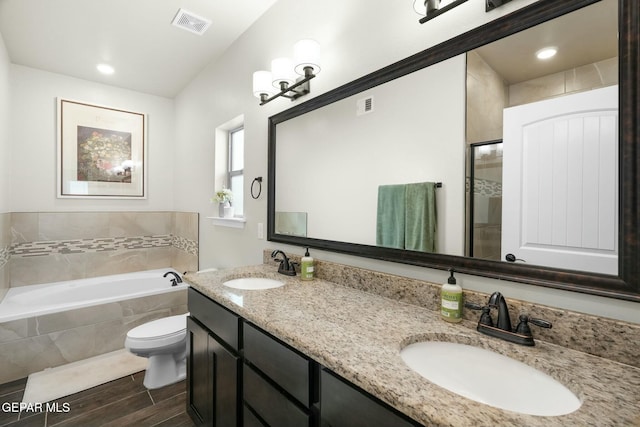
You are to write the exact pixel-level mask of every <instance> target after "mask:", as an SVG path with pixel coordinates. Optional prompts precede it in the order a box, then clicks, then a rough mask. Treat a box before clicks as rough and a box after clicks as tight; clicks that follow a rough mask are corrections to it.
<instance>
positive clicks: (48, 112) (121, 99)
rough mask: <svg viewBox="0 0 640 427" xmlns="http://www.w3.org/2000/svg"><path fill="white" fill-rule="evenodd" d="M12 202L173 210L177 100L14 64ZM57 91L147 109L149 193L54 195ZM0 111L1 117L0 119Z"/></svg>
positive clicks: (28, 207) (32, 207) (28, 206)
mask: <svg viewBox="0 0 640 427" xmlns="http://www.w3.org/2000/svg"><path fill="white" fill-rule="evenodd" d="M10 68H11V119H10V120H11V126H10V138H9V140H10V150H11V153H10V156H11V159H12V160H11V166H10V168H9V170H10V173H11V178H10V182H11V188H10V190H9V192H10V195H9V206H10V209H11V211H13V212H31V211H78V210H81V211H95V210H171V209H173V207H174V204H173V187H172V182H173V177H174V176H173V174H174V171H175V168H174V163H173V157H174V151H175V149H176V144H175V134H174V130H175V126H174V109H173V100H171V99H167V98H162V97H158V96H153V95H147V94H143V93H140V92H134V91H130V90H125V89H120V88H116V87H113V86H107V85H103V84H98V83H92V82H89V81H86V80H81V79H76V78H72V77H68V76H63V75H60V74H55V73H49V72H45V71H41V70H36V69H33V68H28V67H24V66H20V65H15V64H12V65H11V67H10ZM58 97H62V98H66V99H72V100H78V101H84V102H87V103H89V104H96V105H106V106H109V107H116V108H120V109H124V110H128V111H135V112H141V113H146V114H147V115H148V116H147V120H148V127H147V129H148V141H149V142H148V144H149V145H148V179H149V181H150V182H151V183H152V184H150V185H149V194H148V198H147V199H145V200H96V199H85V200H82V199H80V200H77V199H58V198H56V161H57V158H56V123H57V122H56V120H57V117H56V99H57V98H58ZM1 117H2V116H1V115H0V120H1Z"/></svg>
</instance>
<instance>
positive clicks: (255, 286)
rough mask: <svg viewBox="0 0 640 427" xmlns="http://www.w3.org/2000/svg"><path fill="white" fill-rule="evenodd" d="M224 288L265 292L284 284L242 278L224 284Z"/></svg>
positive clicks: (262, 279) (265, 279)
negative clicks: (264, 290)
mask: <svg viewBox="0 0 640 427" xmlns="http://www.w3.org/2000/svg"><path fill="white" fill-rule="evenodd" d="M222 284H223V285H224V286H227V287H229V288H234V289H244V290H263V289H273V288H279V287H280V286H282V285H284V283H283V282H281V281H279V280H274V279H267V278H265V277H241V278H239V279H233V280H227V281H226V282H223V283H222Z"/></svg>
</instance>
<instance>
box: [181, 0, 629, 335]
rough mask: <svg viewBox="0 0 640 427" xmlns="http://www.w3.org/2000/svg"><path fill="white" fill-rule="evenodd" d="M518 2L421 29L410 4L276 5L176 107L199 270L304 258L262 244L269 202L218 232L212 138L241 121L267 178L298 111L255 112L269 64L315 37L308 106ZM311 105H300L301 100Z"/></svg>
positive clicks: (507, 287)
mask: <svg viewBox="0 0 640 427" xmlns="http://www.w3.org/2000/svg"><path fill="white" fill-rule="evenodd" d="M532 2H533V1H530V0H520V1H517V2H516V1H514V2H510V3H508V4H506V5H505V6H503V7H501V8H499V9H496V10H495V11H493V12H491V13H485V12H484V1H483V0H470V1H468V2H466V3H464V4H462V5H461V6H459V7H457V8H456V9H453V10H452V11H450V12H448V13H446V14H443V15H441V16H439V17H437V18H436V19H433V20H432V21H429V22H428V23H427V24H424V25H420V24H418V22H417V20H418V16H417V15H415V14H414V12H413V10H412V7H411V2H409V1H408V2H394V1H388V2H376V4H375V6H373V5H372V4H371V2H370V1H366V0H351V1H349V2H344V1H342V0H327V1H323V2H315V1H311V0H279V1H278V2H277V3H276V4H275V5H274V7H273V8H272V9H271V10H269V11H268V12H267V13H265V14H264V15H263V17H262V18H261V19H260V20H259V21H258V22H257V23H256V24H255V25H254V26H252V27H251V28H250V29H249V30H248V31H247V32H246V33H245V34H244V35H243V36H241V37H240V38H239V39H238V40H237V41H236V42H235V43H234V45H233V46H232V48H231V49H229V50H228V52H227V53H226V54H225V55H224V56H223V58H222V60H221V62H220V63H218V64H212V65H210V66H209V67H208V68H207V69H205V70H204V71H203V72H202V73H201V74H200V75H199V76H198V77H197V78H196V79H194V81H193V82H192V83H191V84H190V85H189V86H188V87H187V88H186V89H185V90H184V91H183V92H182V93H181V94H180V95H179V96H178V97H177V99H176V135H177V137H176V143H177V144H178V147H179V150H178V152H177V153H176V157H175V161H176V175H175V176H176V180H175V187H174V193H175V204H176V206H179V207H181V208H184V209H186V210H196V211H199V212H200V213H201V231H200V267H201V268H206V267H212V266H217V267H231V266H237V265H247V264H255V263H259V262H261V259H262V253H261V251H262V249H263V248H267V247H268V248H272V247H275V246H277V247H280V248H282V249H284V250H285V251H291V252H292V253H297V254H301V253H302V251H303V249H302V248H299V247H287V246H286V245H274V244H272V243H270V242H266V241H264V240H259V239H258V238H257V226H258V223H266V216H267V214H266V194H265V192H264V191H263V194H262V196H261V197H260V199H259V200H257V201H254V200H252V199H250V198H249V196H248V195H247V196H245V212H246V217H247V225H246V228H245V229H244V230H236V229H226V228H221V227H214V226H212V225H211V224H210V223H209V222H208V220H207V219H206V218H204V217H205V216H206V215H207V214H212V212H213V207H212V206H210V204H209V198H210V197H211V195H212V192H213V176H214V172H213V168H212V165H213V155H214V150H213V134H214V129H215V127H216V126H218V125H220V124H222V123H225V122H226V121H228V120H229V119H231V118H233V117H236V116H238V115H239V114H244V115H245V129H246V138H245V141H246V150H245V152H246V169H245V172H246V177H247V183H250V182H251V180H252V179H253V177H256V176H263V177H264V178H265V182H264V184H265V188H266V172H267V155H266V150H267V118H268V117H269V116H271V115H273V114H275V113H277V112H280V111H282V110H284V109H286V108H289V107H290V106H291V105H292V103H291V102H289V101H287V100H277V101H274V102H272V103H270V104H268V105H266V106H263V107H260V106H258V102H257V100H256V99H255V98H253V97H252V95H251V74H252V72H253V71H255V70H259V69H264V68H266V67H267V66H268V63H269V61H270V60H271V59H272V58H275V57H277V56H280V55H288V54H290V51H291V46H292V45H293V43H295V42H296V41H297V40H298V39H300V38H303V37H312V38H315V39H316V40H318V41H319V42H320V44H321V45H322V49H323V69H322V72H321V74H320V75H319V76H318V78H316V79H314V80H313V81H312V93H311V95H308V96H307V97H306V99H309V98H310V97H312V96H317V95H318V94H320V93H323V92H325V91H328V90H330V89H333V88H335V87H337V86H339V85H342V84H344V83H347V82H349V81H351V80H353V79H355V78H358V77H360V76H362V75H365V74H368V73H370V72H372V71H375V70H376V69H378V68H381V67H383V66H386V65H388V64H390V63H393V62H395V61H398V60H400V59H402V58H404V57H407V56H409V55H411V54H414V53H416V52H419V51H421V50H423V49H425V48H428V47H430V46H432V45H434V44H436V43H438V42H441V41H443V40H446V39H448V38H451V37H452V36H454V35H456V34H459V33H462V32H464V31H466V30H468V29H471V28H473V27H476V26H478V25H481V24H483V23H484V22H486V21H489V20H492V19H495V18H496V17H498V16H499V15H501V14H506V13H509V12H511V11H513V10H514V9H517V8H519V7H522V6H525V5H527V4H530V3H532ZM304 100H305V98H302V100H301V101H299V102H303V101H304ZM312 252H314V253H313V255H314V256H315V257H317V258H319V259H325V260H330V261H336V262H341V263H345V264H350V265H354V266H360V267H365V268H371V269H375V270H380V271H386V272H390V273H394V274H401V275H406V276H410V277H417V278H421V279H425V280H432V281H436V282H442V281H443V280H444V279H445V277H446V272H444V271H435V270H429V269H424V268H419V267H413V266H405V265H401V264H395V263H385V262H380V261H375V260H369V259H365V258H359V257H353V256H346V255H341V254H337V253H331V252H322V251H312ZM460 279H461V280H460V282H461V283H462V285H463V286H466V287H468V288H473V289H476V290H479V291H484V292H492V291H494V290H500V291H502V292H503V293H504V294H505V295H507V297H510V298H519V299H523V300H528V301H533V302H539V303H542V304H547V305H551V306H556V307H563V308H568V309H572V310H576V311H581V312H587V313H594V314H599V315H603V316H608V317H614V318H619V319H625V320H630V321H634V322H638V323H640V307H639V304H636V303H630V302H625V301H619V300H613V299H608V298H600V297H594V296H590V295H583V294H579V293H574V292H564V291H557V290H550V289H546V288H538V287H532V286H525V285H520V284H512V283H508V282H503V281H497V280H490V279H484V278H480V277H472V276H461V277H460Z"/></svg>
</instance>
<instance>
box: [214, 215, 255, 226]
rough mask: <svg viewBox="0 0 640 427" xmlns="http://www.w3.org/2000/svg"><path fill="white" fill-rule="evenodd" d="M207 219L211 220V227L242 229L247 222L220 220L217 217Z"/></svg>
mask: <svg viewBox="0 0 640 427" xmlns="http://www.w3.org/2000/svg"><path fill="white" fill-rule="evenodd" d="M207 218H208V219H210V220H211V222H212V223H213V225H218V226H220V227H230V228H244V225H245V223H246V222H247V220H246V219H244V218H220V217H217V216H208V217H207Z"/></svg>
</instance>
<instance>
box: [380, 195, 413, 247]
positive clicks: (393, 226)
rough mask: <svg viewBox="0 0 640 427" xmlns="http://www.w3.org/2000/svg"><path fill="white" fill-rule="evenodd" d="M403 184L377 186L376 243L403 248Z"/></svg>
mask: <svg viewBox="0 0 640 427" xmlns="http://www.w3.org/2000/svg"><path fill="white" fill-rule="evenodd" d="M405 205H406V203H405V185H404V184H402V185H381V186H379V187H378V214H377V223H376V245H378V246H384V247H387V248H398V249H404V233H405Z"/></svg>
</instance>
